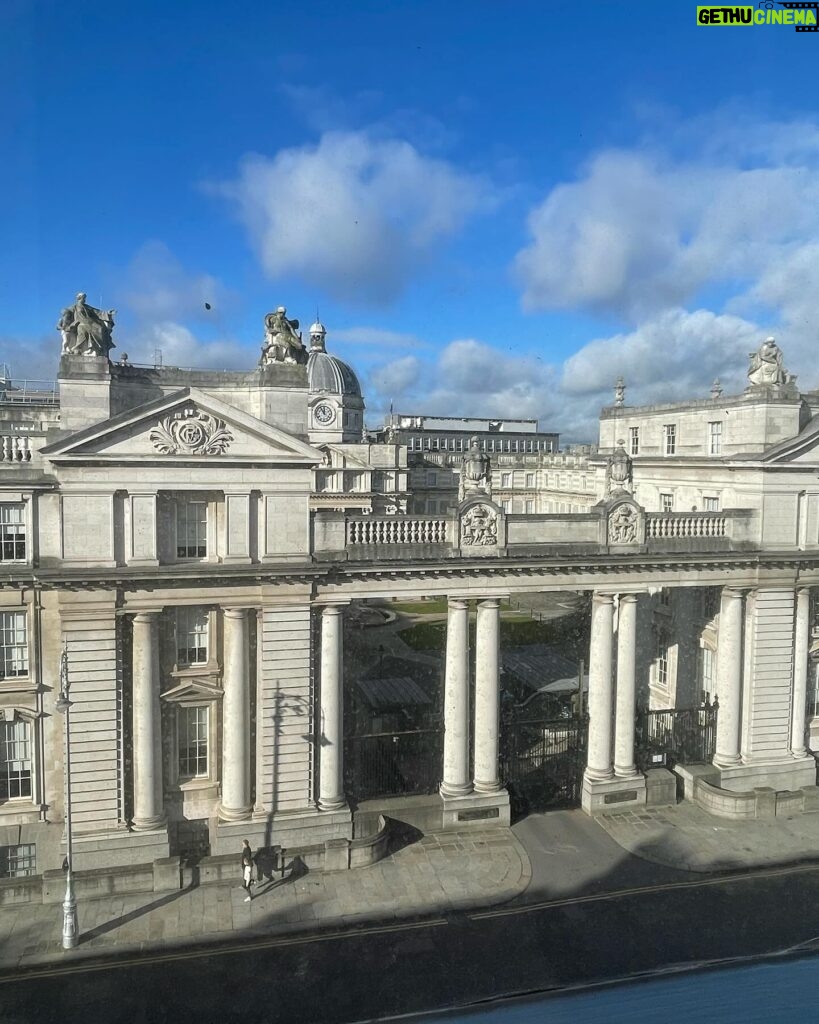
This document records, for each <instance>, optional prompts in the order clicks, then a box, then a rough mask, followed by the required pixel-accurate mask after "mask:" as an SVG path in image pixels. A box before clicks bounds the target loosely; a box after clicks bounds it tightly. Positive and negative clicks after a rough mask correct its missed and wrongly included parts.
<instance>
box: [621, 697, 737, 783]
mask: <svg viewBox="0 0 819 1024" xmlns="http://www.w3.org/2000/svg"><path fill="white" fill-rule="evenodd" d="M718 712H719V704H718V703H717V702H716V701H714V703H713V704H704V705H703V706H702V707H698V708H667V709H665V710H662V711H641V712H639V713H638V715H637V731H636V736H635V757H636V760H637V767H638V768H640V770H641V771H646V770H647V769H648V768H661V767H664V766H668V767H671V766H673V765H675V764H678V763H680V762H682V763H685V764H707V763H708V762H709V761H710V760H711V759H712V758H713V756H714V751H715V750H716V744H717V714H718Z"/></svg>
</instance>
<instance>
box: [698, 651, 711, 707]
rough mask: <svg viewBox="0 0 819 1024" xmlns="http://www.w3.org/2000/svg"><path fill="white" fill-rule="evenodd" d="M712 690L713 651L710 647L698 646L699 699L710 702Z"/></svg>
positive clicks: (705, 702)
mask: <svg viewBox="0 0 819 1024" xmlns="http://www.w3.org/2000/svg"><path fill="white" fill-rule="evenodd" d="M713 692H714V652H713V651H712V650H711V648H710V647H702V648H700V700H701V701H702V703H703V704H710V703H711V697H712V694H713Z"/></svg>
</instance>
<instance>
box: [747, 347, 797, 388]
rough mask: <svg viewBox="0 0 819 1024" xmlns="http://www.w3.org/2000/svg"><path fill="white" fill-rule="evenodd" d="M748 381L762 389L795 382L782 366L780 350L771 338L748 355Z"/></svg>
mask: <svg viewBox="0 0 819 1024" xmlns="http://www.w3.org/2000/svg"><path fill="white" fill-rule="evenodd" d="M749 356H750V360H751V366H750V368H749V370H748V380H749V381H750V382H751V384H756V385H761V386H763V387H770V386H772V385H773V386H777V385H780V384H791V383H792V382H793V381H795V380H796V377H794V376H793V374H791V373H788V371H787V370H786V369H785V367H784V366H783V365H782V349H781V348H780V347H779V346H778V345H777V343H776V341H774V339H773V338H766V339H765V340H764V341H763V342H762V344H761V345H760V347H759V348H758V349H757V351H756V352H750V353H749Z"/></svg>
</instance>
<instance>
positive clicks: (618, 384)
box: [614, 377, 626, 405]
mask: <svg viewBox="0 0 819 1024" xmlns="http://www.w3.org/2000/svg"><path fill="white" fill-rule="evenodd" d="M625 400H626V382H625V381H624V380H623V378H622V377H618V378H617V380H616V381H615V382H614V404H615V405H622V404H623V402H624V401H625Z"/></svg>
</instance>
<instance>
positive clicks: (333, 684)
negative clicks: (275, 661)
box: [319, 605, 346, 811]
mask: <svg viewBox="0 0 819 1024" xmlns="http://www.w3.org/2000/svg"><path fill="white" fill-rule="evenodd" d="M342 612H343V609H342V608H341V607H340V606H339V605H328V606H327V607H326V608H322V610H321V680H320V686H321V732H320V738H319V807H320V809H321V810H322V811H336V810H338V809H339V808H341V807H344V806H345V804H346V800H345V797H344V780H343V774H342V773H343V754H344V751H343V747H342V744H343V742H344V712H343V695H342V685H343V679H342V660H341V658H342V627H343V618H342Z"/></svg>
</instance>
